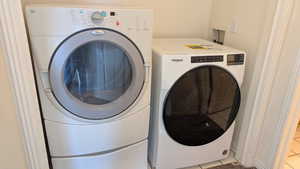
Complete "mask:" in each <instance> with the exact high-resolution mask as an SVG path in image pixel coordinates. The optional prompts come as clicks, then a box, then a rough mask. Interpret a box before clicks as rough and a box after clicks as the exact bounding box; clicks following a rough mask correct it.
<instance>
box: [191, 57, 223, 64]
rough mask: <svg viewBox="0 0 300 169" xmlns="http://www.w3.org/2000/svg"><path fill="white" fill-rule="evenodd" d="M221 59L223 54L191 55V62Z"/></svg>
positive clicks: (217, 60) (221, 60)
mask: <svg viewBox="0 0 300 169" xmlns="http://www.w3.org/2000/svg"><path fill="white" fill-rule="evenodd" d="M223 60H224V58H223V55H215V56H192V57H191V63H207V62H223Z"/></svg>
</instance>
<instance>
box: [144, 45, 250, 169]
mask: <svg viewBox="0 0 300 169" xmlns="http://www.w3.org/2000/svg"><path fill="white" fill-rule="evenodd" d="M245 59H246V54H245V52H243V51H239V50H236V49H232V48H229V47H225V46H221V45H217V44H214V43H212V42H209V41H205V40H201V39H157V40H154V45H153V78H152V82H153V83H152V99H151V120H150V121H151V122H150V137H149V138H150V139H149V145H150V146H149V161H150V164H151V166H152V167H153V168H156V169H177V168H184V167H189V166H194V165H198V164H203V163H207V162H212V161H217V160H221V159H224V158H226V157H227V156H228V155H229V151H230V144H231V140H232V135H233V131H234V125H235V119H236V115H237V113H238V110H239V106H240V100H241V93H240V87H241V85H242V82H243V76H244V69H245Z"/></svg>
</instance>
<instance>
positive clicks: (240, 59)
mask: <svg viewBox="0 0 300 169" xmlns="http://www.w3.org/2000/svg"><path fill="white" fill-rule="evenodd" d="M244 60H245V55H244V54H231V55H227V65H243V64H244V62H245V61H244Z"/></svg>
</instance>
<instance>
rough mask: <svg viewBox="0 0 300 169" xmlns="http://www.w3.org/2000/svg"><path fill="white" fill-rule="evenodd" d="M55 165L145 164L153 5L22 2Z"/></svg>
mask: <svg viewBox="0 0 300 169" xmlns="http://www.w3.org/2000/svg"><path fill="white" fill-rule="evenodd" d="M26 17H27V23H28V28H29V33H30V41H31V47H32V53H33V58H34V62H35V71H36V77H37V84H38V90H39V95H40V101H41V107H42V113H43V114H42V115H43V120H44V125H45V131H46V136H47V141H48V147H49V151H50V157H51V161H52V165H53V168H54V169H87V168H88V169H120V168H128V169H146V168H147V144H148V143H147V137H148V129H149V127H148V125H149V116H150V113H149V112H150V108H149V107H150V89H151V85H150V84H151V45H152V11H151V10H144V9H127V8H115V7H113V8H110V7H101V6H69V5H65V6H63V5H59V6H58V5H38V4H35V5H30V6H27V8H26Z"/></svg>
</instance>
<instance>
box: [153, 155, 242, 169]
mask: <svg viewBox="0 0 300 169" xmlns="http://www.w3.org/2000/svg"><path fill="white" fill-rule="evenodd" d="M234 162H237V160H236V159H235V158H234V153H233V152H231V153H230V155H229V157H228V158H226V159H224V160H220V161H216V162H211V163H207V164H203V165H198V166H193V167H188V168H183V169H207V168H211V167H215V166H219V165H222V164H229V163H234ZM149 169H150V168H149Z"/></svg>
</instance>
